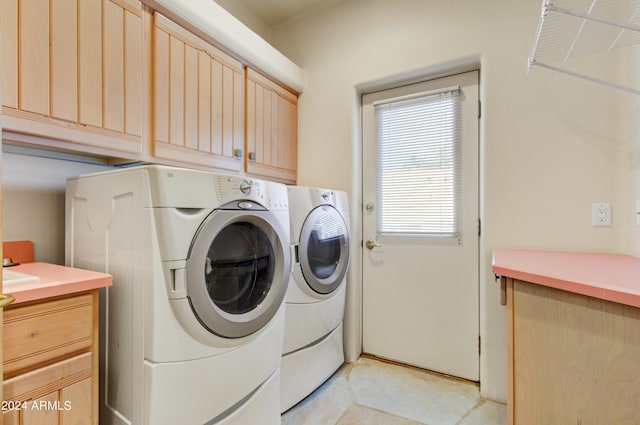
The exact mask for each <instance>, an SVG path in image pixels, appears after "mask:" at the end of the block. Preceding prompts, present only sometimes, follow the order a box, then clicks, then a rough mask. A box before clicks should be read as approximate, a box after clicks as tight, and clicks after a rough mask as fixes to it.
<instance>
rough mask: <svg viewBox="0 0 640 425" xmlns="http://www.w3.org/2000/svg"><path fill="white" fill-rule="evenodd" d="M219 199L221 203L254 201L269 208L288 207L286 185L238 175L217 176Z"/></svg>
mask: <svg viewBox="0 0 640 425" xmlns="http://www.w3.org/2000/svg"><path fill="white" fill-rule="evenodd" d="M217 190H218V199H219V200H220V203H221V204H225V203H227V202H231V201H238V200H247V201H254V202H256V203H258V204H260V205H262V206H263V207H265V208H266V209H268V210H280V209H286V208H288V201H287V200H288V198H287V189H286V186H285V185H283V184H281V183H273V182H267V181H263V180H256V179H250V178H247V177H239V176H238V177H236V176H217Z"/></svg>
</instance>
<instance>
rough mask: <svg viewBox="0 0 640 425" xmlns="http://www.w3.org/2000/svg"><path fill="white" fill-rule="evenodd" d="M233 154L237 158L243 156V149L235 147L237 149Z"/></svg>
mask: <svg viewBox="0 0 640 425" xmlns="http://www.w3.org/2000/svg"><path fill="white" fill-rule="evenodd" d="M233 156H234V157H235V158H242V149H235V150H234V151H233Z"/></svg>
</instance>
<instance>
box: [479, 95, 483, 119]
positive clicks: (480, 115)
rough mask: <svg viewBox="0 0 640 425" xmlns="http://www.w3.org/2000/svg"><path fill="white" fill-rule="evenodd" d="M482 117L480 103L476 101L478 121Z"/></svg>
mask: <svg viewBox="0 0 640 425" xmlns="http://www.w3.org/2000/svg"><path fill="white" fill-rule="evenodd" d="M480 117H482V101H480V100H479V99H478V119H480Z"/></svg>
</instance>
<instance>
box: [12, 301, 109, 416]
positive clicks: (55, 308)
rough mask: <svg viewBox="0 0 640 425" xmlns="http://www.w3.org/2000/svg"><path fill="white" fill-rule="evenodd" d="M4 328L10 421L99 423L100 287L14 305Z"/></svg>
mask: <svg viewBox="0 0 640 425" xmlns="http://www.w3.org/2000/svg"><path fill="white" fill-rule="evenodd" d="M3 329H4V334H3V352H4V353H5V355H4V358H3V383H2V392H3V405H2V407H3V412H2V418H3V420H4V423H5V424H16V425H38V424H47V425H49V424H65V425H78V424H82V425H97V423H98V290H97V289H96V290H92V291H91V292H85V293H78V294H72V295H68V296H62V297H57V298H54V299H47V300H42V301H33V302H27V303H24V304H14V305H12V306H10V307H9V308H7V309H6V311H5V312H4V318H3Z"/></svg>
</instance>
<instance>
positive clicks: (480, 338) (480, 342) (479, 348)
mask: <svg viewBox="0 0 640 425" xmlns="http://www.w3.org/2000/svg"><path fill="white" fill-rule="evenodd" d="M478 354H482V337H481V336H480V335H478Z"/></svg>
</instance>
